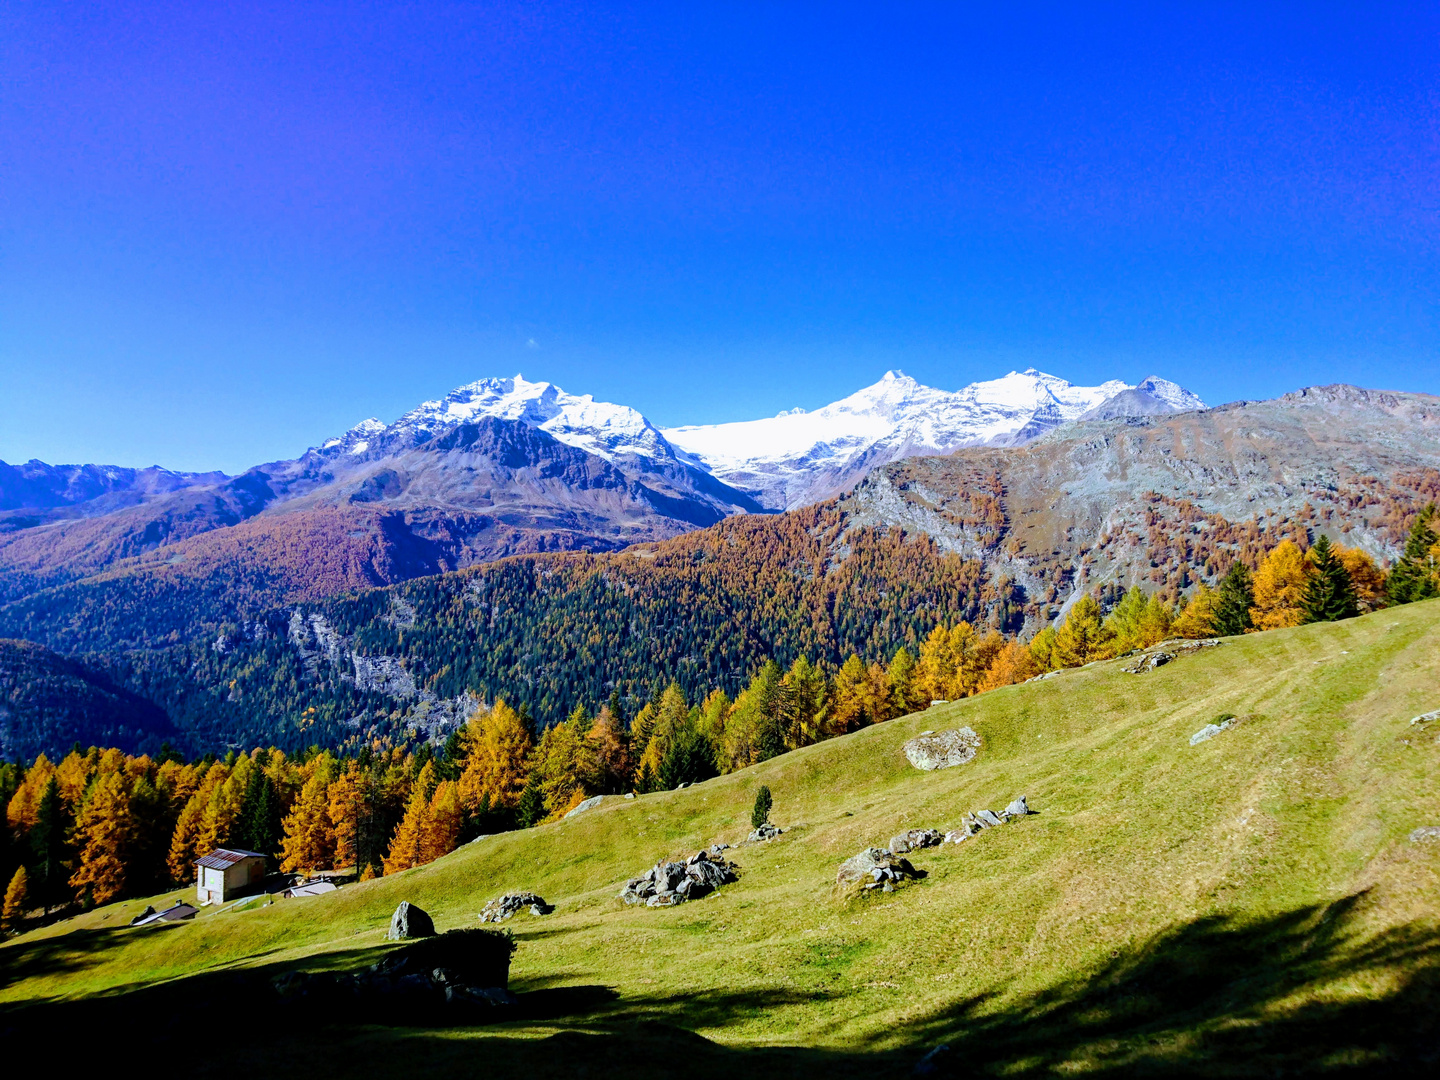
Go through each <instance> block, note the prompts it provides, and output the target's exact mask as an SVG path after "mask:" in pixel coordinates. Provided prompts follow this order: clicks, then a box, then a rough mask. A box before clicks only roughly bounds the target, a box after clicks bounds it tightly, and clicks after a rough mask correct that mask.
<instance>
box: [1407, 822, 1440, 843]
mask: <svg viewBox="0 0 1440 1080" xmlns="http://www.w3.org/2000/svg"><path fill="white" fill-rule="evenodd" d="M1437 841H1440V825H1421V826H1420V827H1419V828H1418V829H1412V830H1411V832H1410V842H1411V843H1412V844H1433V843H1436V842H1437Z"/></svg>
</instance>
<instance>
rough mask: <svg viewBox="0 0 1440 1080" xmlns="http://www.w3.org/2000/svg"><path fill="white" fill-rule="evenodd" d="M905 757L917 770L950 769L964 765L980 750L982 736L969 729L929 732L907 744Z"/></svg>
mask: <svg viewBox="0 0 1440 1080" xmlns="http://www.w3.org/2000/svg"><path fill="white" fill-rule="evenodd" d="M904 749H905V756H906V757H907V758H908V759H909V760H910V764H911V765H914V766H915V768H917V769H924V770H926V771H929V770H932V769H949V768H953V767H954V766H956V765H964V764H965V763H966V762H967V761H970V760H972V759H973V758H974V757H975V755H976V753H977V752H978V751H979V750H980V736H979V735H977V734H975V732H974V731H973V730H971V729H970V728H968V727H963V728H956V729H955V730H953V731H928V732H926V733H925V734H923V735H917V736H915V738H913V739H911V740H910V741H909V742H907V743H906V744H905V747H904Z"/></svg>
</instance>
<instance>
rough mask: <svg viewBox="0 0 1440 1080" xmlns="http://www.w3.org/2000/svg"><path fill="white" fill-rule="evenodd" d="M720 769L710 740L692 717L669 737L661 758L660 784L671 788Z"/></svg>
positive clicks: (703, 778)
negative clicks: (668, 746) (666, 747)
mask: <svg viewBox="0 0 1440 1080" xmlns="http://www.w3.org/2000/svg"><path fill="white" fill-rule="evenodd" d="M718 771H719V770H718V769H716V767H715V752H714V750H713V749H712V748H711V746H710V741H709V740H708V739H706V738H705V736H704V735H702V734H701V733H700V731H699V730H698V728H697V727H696V725H695V723H694V722H693V721H687V722H686V723H685V724H684V725H683V726H682V727H681V728H680V729H679V730H678V731H676V732H675V734H674V737H673V738H672V739H671V740H670V748H669V750H667V751H666V753H665V756H664V758H662V759H661V761H660V774H659V780H660V787H661V789H662V790H665V791H673V790H674V789H675V788H677V787H679V786H680V785H681V784H696V783H699V782H700V781H701V780H708V779H710V777H712V776H714V775H716V773H717V772H718Z"/></svg>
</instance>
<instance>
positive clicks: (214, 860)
mask: <svg viewBox="0 0 1440 1080" xmlns="http://www.w3.org/2000/svg"><path fill="white" fill-rule="evenodd" d="M263 858H265V856H264V855H262V854H260V852H258V851H245V850H244V849H242V848H223V847H222V848H216V849H215V850H214V851H212V852H210V854H209V855H206V856H205V857H204V858H203V859H196V860H195V865H196V866H208V867H210V868H211V869H212V870H228V869H229V868H230V867H232V866H234V865H235V864H236V863H238V862H241V861H242V860H245V859H263Z"/></svg>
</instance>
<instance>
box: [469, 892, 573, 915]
mask: <svg viewBox="0 0 1440 1080" xmlns="http://www.w3.org/2000/svg"><path fill="white" fill-rule="evenodd" d="M525 908H529V909H530V914H531V915H549V914H550V913H551V912H552V911H554V910H555V905H554V904H547V903H546V902H545V900H544V898H543V897H540V896H537V895H536V894H535V893H533V892H514V893H506V894H505V895H504V896H500V897H496V898H495V899H494V900H490V901H488V902H487V903H486V904H485V906H484V907H483V908H481V909H480V921H481V922H486V923H498V922H504V921H505V920H506V919H508V918H510V917H511V916H512V915H514V914H515V913H516V912H519V911H523V910H524V909H525Z"/></svg>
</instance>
